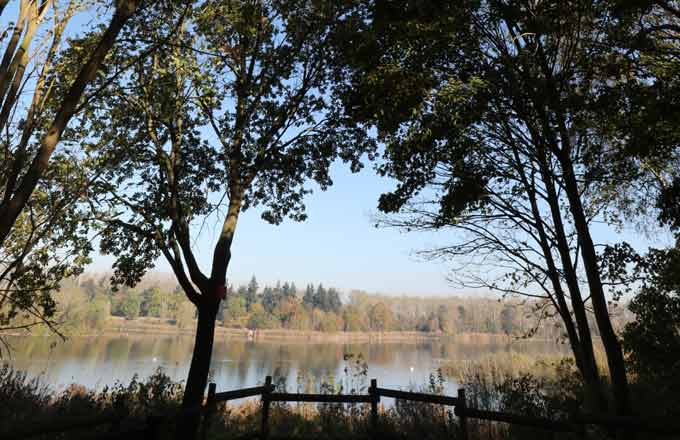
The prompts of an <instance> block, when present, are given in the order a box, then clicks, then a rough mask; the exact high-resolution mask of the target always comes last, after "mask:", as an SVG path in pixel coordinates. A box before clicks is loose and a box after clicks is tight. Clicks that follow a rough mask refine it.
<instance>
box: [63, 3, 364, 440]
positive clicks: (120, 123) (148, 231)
mask: <svg viewBox="0 0 680 440" xmlns="http://www.w3.org/2000/svg"><path fill="white" fill-rule="evenodd" d="M156 10H157V11H165V13H166V15H167V17H166V18H165V19H164V20H163V19H159V20H155V19H149V18H148V17H138V19H137V20H136V21H135V28H136V29H137V31H138V32H139V34H140V35H146V40H148V41H154V40H155V39H156V38H157V37H156V34H157V32H159V30H160V29H162V27H163V23H164V22H168V21H173V20H170V19H169V18H170V17H173V16H174V14H176V13H177V11H176V10H175V9H174V8H173V7H172V2H167V4H164V3H162V4H157V6H156ZM342 13H343V9H342V8H340V7H339V6H338V5H337V4H336V3H335V2H308V1H302V0H290V1H259V0H258V1H245V2H243V1H234V2H232V1H226V2H225V1H221V0H220V1H217V0H215V1H203V2H197V3H196V4H195V5H194V6H193V9H192V10H191V11H190V12H189V13H188V14H187V16H186V19H185V20H184V21H183V25H182V31H181V32H178V33H177V34H176V36H175V39H174V40H172V42H170V43H169V44H168V45H167V46H166V47H165V48H164V49H163V50H161V51H160V52H157V53H156V55H155V56H153V57H149V58H147V59H144V60H140V61H139V62H135V63H134V64H133V65H132V67H131V69H130V70H129V73H128V74H126V75H120V76H119V77H118V78H117V80H116V81H113V82H111V83H108V84H105V85H104V88H105V91H104V92H103V93H102V96H103V97H102V98H101V99H98V100H95V101H93V102H92V105H91V106H90V107H89V108H88V109H87V110H86V111H85V112H84V113H83V114H82V117H81V118H80V119H79V122H80V123H79V124H78V126H77V127H76V129H75V130H74V139H76V138H77V139H82V141H83V142H87V143H89V144H90V145H91V146H92V148H91V154H92V156H93V157H97V158H98V160H99V163H100V166H101V167H102V168H101V169H103V170H105V171H104V172H103V173H102V175H101V178H100V179H99V181H98V182H97V185H95V186H94V187H93V191H94V193H95V194H97V195H96V197H95V202H94V203H93V207H94V208H95V211H96V215H97V218H98V219H99V220H100V221H101V222H102V224H103V225H105V227H104V229H103V231H102V234H103V238H102V241H101V249H102V250H103V251H104V252H105V253H107V254H110V255H113V256H115V258H116V260H115V263H114V277H113V281H114V282H115V283H127V284H129V285H132V284H135V283H136V282H138V281H139V279H140V277H141V276H142V275H143V274H144V273H145V272H146V271H147V270H148V269H149V268H151V267H153V266H154V264H155V261H156V259H157V258H158V257H159V256H163V257H164V258H165V260H166V261H167V262H168V263H169V264H170V266H171V267H172V269H173V271H174V273H175V275H176V277H177V280H178V282H179V283H180V285H181V286H182V289H183V290H184V292H185V294H186V296H187V298H188V299H189V300H190V301H191V302H192V303H193V304H194V305H195V306H196V308H197V312H198V323H197V328H196V335H195V343H194V351H193V356H192V360H191V367H190V370H189V375H188V378H187V382H186V388H185V393H184V401H183V406H184V408H186V409H189V408H193V407H196V406H197V405H199V404H201V402H202V399H203V395H204V391H205V387H206V384H207V379H208V371H209V367H210V359H211V354H212V346H213V338H214V329H215V320H216V315H217V312H218V310H219V304H220V301H222V300H223V299H224V297H225V295H226V292H227V289H226V287H225V286H226V284H227V282H226V278H227V270H228V268H229V263H230V261H231V257H232V243H233V240H234V237H235V233H236V230H237V225H238V222H239V217H240V214H241V212H242V211H243V210H246V209H258V210H260V213H261V216H262V218H263V219H264V220H265V221H267V222H269V223H272V224H278V223H281V222H282V221H283V220H284V219H285V218H286V217H288V218H290V219H292V220H295V221H302V220H304V219H305V218H306V214H305V209H304V208H305V207H304V196H305V195H306V194H308V193H310V192H311V188H310V185H309V184H308V182H313V183H315V184H316V185H317V186H318V187H320V188H321V189H322V190H323V189H325V188H327V187H328V186H329V185H331V184H332V180H331V177H330V175H329V168H330V166H331V164H332V163H333V162H334V160H336V159H342V160H343V161H345V162H348V163H349V164H350V166H351V169H352V170H353V171H357V170H358V169H359V168H360V167H361V162H360V158H361V156H362V155H363V154H364V153H367V152H368V153H371V152H372V151H373V148H374V145H373V142H372V141H371V140H370V139H368V138H367V137H366V136H364V131H363V130H362V129H360V128H359V127H348V126H347V125H345V124H343V121H342V119H341V118H340V116H339V115H338V114H336V113H335V112H334V111H333V108H334V107H339V106H334V105H333V104H334V100H333V98H332V96H330V94H329V93H328V91H327V88H328V86H329V85H330V84H332V83H333V81H334V80H336V78H337V75H338V70H337V68H335V67H334V64H332V63H330V60H331V59H332V55H333V54H332V52H331V49H332V45H331V44H329V39H330V38H332V37H333V36H334V35H335V34H334V26H335V25H336V23H338V17H339V16H340V15H341V14H342ZM140 41H144V39H142V38H140V39H138V40H137V41H136V42H135V44H138V43H139V42H140ZM130 44H132V43H130ZM127 52H128V50H127V49H126V48H125V47H124V46H121V48H120V50H119V51H117V52H116V53H115V54H114V58H116V61H115V62H116V63H117V65H127V64H128V62H129V59H128V58H127V57H126V55H125V54H126V53H127ZM118 55H120V57H119V58H117V57H118ZM110 121H115V123H114V124H111V122H110ZM211 224H212V225H217V226H216V228H215V229H214V230H215V231H216V233H215V235H214V236H213V242H212V247H211V248H210V249H206V248H202V249H198V248H196V246H195V241H196V240H197V239H198V238H199V237H201V235H205V234H206V233H207V232H206V228H209V226H206V225H211ZM206 252H209V254H206ZM197 422H198V419H197V418H196V417H193V416H190V417H188V418H186V419H182V421H181V423H180V424H179V429H178V436H179V437H182V438H189V437H190V436H192V435H193V434H194V433H195V431H196V427H197Z"/></svg>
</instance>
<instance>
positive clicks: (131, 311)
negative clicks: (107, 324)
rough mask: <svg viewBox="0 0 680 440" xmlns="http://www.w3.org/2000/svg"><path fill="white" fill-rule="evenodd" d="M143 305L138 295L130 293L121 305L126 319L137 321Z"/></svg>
mask: <svg viewBox="0 0 680 440" xmlns="http://www.w3.org/2000/svg"><path fill="white" fill-rule="evenodd" d="M141 303H142V301H141V298H140V296H139V294H138V293H136V292H133V291H128V292H127V295H125V297H124V298H123V301H122V302H121V303H120V311H121V312H122V313H123V316H125V318H126V319H135V318H137V317H138V316H139V313H140V307H141Z"/></svg>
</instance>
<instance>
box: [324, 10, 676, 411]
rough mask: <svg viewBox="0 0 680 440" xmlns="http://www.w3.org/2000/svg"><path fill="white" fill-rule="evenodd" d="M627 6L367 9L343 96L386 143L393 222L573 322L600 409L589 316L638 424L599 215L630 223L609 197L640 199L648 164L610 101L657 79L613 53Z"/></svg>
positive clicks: (488, 283)
mask: <svg viewBox="0 0 680 440" xmlns="http://www.w3.org/2000/svg"><path fill="white" fill-rule="evenodd" d="M616 3H617V2H606V1H602V2H591V1H580V0H575V1H543V2H533V1H519V2H506V1H490V2H476V1H470V2H457V3H455V4H453V3H449V2H441V1H431V2H429V1H425V2H423V1H421V2H412V1H408V0H404V1H395V2H382V1H368V0H367V1H358V2H357V4H356V8H355V9H354V10H353V13H352V14H347V23H349V25H350V26H355V23H357V22H359V23H362V28H361V30H359V31H356V32H352V31H348V32H347V33H345V34H344V38H343V39H341V40H340V43H339V44H340V45H341V46H342V47H344V48H345V49H344V51H343V53H344V58H343V59H344V60H346V62H347V76H346V78H347V79H346V81H345V82H344V83H342V84H340V85H339V86H338V87H337V89H336V90H337V91H338V93H339V94H340V96H342V98H343V101H344V105H345V109H346V112H347V114H348V115H350V116H351V117H352V119H353V120H354V121H359V122H362V123H372V124H373V125H374V126H375V127H376V130H377V133H378V135H379V136H380V138H381V140H382V141H384V142H385V144H386V148H385V162H384V165H382V166H381V167H380V170H381V172H382V173H383V174H385V175H389V176H391V177H393V178H396V179H397V180H398V182H399V183H398V185H397V187H396V189H395V190H394V191H392V192H391V193H388V194H385V195H383V196H382V197H381V199H380V204H379V208H380V209H381V210H382V211H384V212H386V213H388V214H399V213H400V214H402V216H397V217H394V216H389V217H387V218H386V222H387V223H388V224H392V225H396V226H401V227H404V228H407V229H413V228H423V229H446V228H451V229H453V230H457V231H459V234H457V237H459V238H460V240H459V241H457V242H455V243H454V244H452V245H448V246H442V247H441V248H438V249H435V250H433V251H432V252H431V253H430V255H432V256H434V257H446V258H453V259H454V260H455V261H456V262H458V263H459V264H460V265H459V266H457V269H456V274H455V275H456V276H458V277H460V276H462V275H465V276H466V280H467V284H468V285H470V283H472V284H473V285H475V286H476V287H487V288H492V289H496V290H500V291H502V292H505V293H509V294H521V295H525V296H534V297H538V298H540V299H541V300H542V303H543V304H545V305H547V306H549V307H550V308H549V309H546V310H552V311H553V312H551V313H555V312H556V313H557V314H558V315H559V316H560V317H561V319H562V321H563V323H564V327H565V332H566V336H567V339H568V340H569V342H570V344H571V347H572V350H573V352H574V357H575V360H576V364H577V366H578V368H579V370H580V372H581V373H582V375H583V377H584V382H585V384H586V388H587V389H588V391H589V394H590V397H591V406H592V407H593V409H596V410H599V411H605V410H607V408H608V407H609V406H610V405H608V402H607V400H608V399H607V395H608V394H609V393H608V392H607V390H606V388H605V386H604V384H602V383H601V381H600V377H599V370H598V365H597V364H596V362H595V357H594V349H593V336H592V333H593V330H594V329H592V328H591V326H592V324H591V323H590V320H589V319H588V318H589V314H590V313H592V315H594V317H595V325H596V326H597V330H598V332H599V335H600V337H601V340H602V343H603V346H604V349H605V354H606V359H607V367H608V368H607V369H608V372H609V379H610V384H611V391H612V393H611V394H612V396H613V397H612V401H613V402H612V403H613V405H611V407H613V410H614V412H615V413H616V414H619V415H629V414H631V398H630V393H629V387H628V380H627V376H626V368H625V364H624V358H623V354H622V350H621V346H620V343H619V340H618V337H617V335H616V333H615V332H614V329H613V327H612V325H611V320H610V316H609V312H610V311H609V307H608V299H609V296H608V292H607V288H606V286H607V283H608V280H606V279H604V276H603V273H602V267H601V266H602V256H601V255H600V254H598V252H597V246H598V244H597V243H596V241H595V239H594V237H593V233H592V224H593V222H594V221H598V222H607V223H609V224H619V222H620V221H622V220H621V219H620V217H617V216H618V215H620V211H617V210H616V209H612V208H613V206H612V204H611V201H612V199H613V197H612V196H611V195H612V193H614V192H617V191H618V192H620V193H621V194H624V193H625V194H627V195H629V196H631V195H632V197H636V196H637V197H640V194H639V193H637V194H636V193H635V191H634V189H633V190H631V188H634V187H635V186H634V184H633V183H634V182H636V181H637V179H638V177H639V175H640V172H639V171H640V170H639V163H637V164H636V163H635V162H634V161H624V160H619V159H620V158H621V154H622V151H625V148H624V147H625V145H626V141H627V140H628V139H627V138H626V136H627V134H628V133H629V132H626V131H624V130H622V127H621V125H622V124H621V122H622V121H624V120H626V119H627V117H628V116H631V119H633V120H635V121H639V120H640V119H639V118H638V117H639V113H638V112H637V110H635V111H631V107H630V105H623V106H622V105H619V104H621V101H623V100H619V101H618V102H617V100H616V99H613V98H614V97H615V96H617V95H616V92H617V91H620V90H621V89H623V88H625V87H630V86H631V85H632V84H637V85H640V84H643V85H644V84H645V81H646V79H645V78H643V77H640V76H638V75H637V74H636V70H635V63H633V62H629V61H630V60H629V59H627V58H626V56H625V55H624V54H625V50H623V49H622V47H621V46H620V45H619V46H617V45H616V44H612V41H614V40H615V35H616V32H617V29H620V24H621V18H620V16H617V14H616V7H617V5H616ZM651 3H659V4H660V3H669V2H651ZM670 3H673V2H670ZM627 104H629V103H627ZM626 112H627V113H626ZM633 116H635V118H633ZM640 200H642V199H640ZM475 263H478V264H477V265H475ZM480 267H481V270H479V269H480Z"/></svg>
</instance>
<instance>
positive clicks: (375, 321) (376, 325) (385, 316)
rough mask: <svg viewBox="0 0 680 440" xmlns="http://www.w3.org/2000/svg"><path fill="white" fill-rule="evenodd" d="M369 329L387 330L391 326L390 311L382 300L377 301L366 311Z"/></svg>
mask: <svg viewBox="0 0 680 440" xmlns="http://www.w3.org/2000/svg"><path fill="white" fill-rule="evenodd" d="M368 320H369V323H370V327H371V330H375V331H387V330H390V329H391V328H392V321H393V318H392V311H391V310H390V308H389V307H388V306H387V305H385V303H383V302H378V303H376V304H375V305H373V307H371V310H370V311H369V313H368Z"/></svg>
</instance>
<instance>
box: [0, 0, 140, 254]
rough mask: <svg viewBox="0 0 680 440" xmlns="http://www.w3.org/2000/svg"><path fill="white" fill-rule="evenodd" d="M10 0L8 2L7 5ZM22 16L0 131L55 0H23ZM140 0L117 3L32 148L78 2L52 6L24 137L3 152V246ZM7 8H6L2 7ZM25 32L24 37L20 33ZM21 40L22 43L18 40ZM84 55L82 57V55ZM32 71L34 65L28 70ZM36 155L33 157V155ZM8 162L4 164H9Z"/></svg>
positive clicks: (4, 87) (2, 83)
mask: <svg viewBox="0 0 680 440" xmlns="http://www.w3.org/2000/svg"><path fill="white" fill-rule="evenodd" d="M6 3H7V2H4V4H6ZM19 4H20V6H19V8H18V9H19V19H18V20H17V25H16V26H15V27H14V30H13V33H12V36H11V38H10V41H9V44H8V45H7V46H6V47H5V52H4V56H3V60H2V65H1V67H0V92H1V93H0V99H1V100H2V101H3V107H2V110H0V130H4V128H5V126H7V124H8V123H9V122H10V121H9V117H10V115H11V114H12V111H13V109H15V108H16V107H18V106H21V105H22V104H21V102H20V99H19V98H20V92H21V88H22V87H23V86H24V81H25V80H26V79H27V78H26V77H25V75H26V74H27V65H28V63H29V58H30V56H31V51H30V46H31V43H32V40H33V38H34V37H35V36H36V32H37V30H38V28H39V27H40V26H41V24H43V23H44V18H45V15H46V14H47V12H48V10H49V7H50V5H53V3H52V2H41V3H38V2H34V1H30V0H21V1H20V2H19ZM140 4H141V1H138V0H120V1H117V2H116V6H115V11H114V13H113V16H112V18H111V21H110V22H109V24H108V27H107V28H106V30H105V31H104V32H103V33H102V34H101V37H100V39H99V41H98V43H97V44H96V46H95V47H94V50H93V51H92V52H90V56H89V58H88V59H87V61H86V62H85V64H83V65H82V67H81V68H80V69H79V71H78V73H77V75H76V77H75V78H74V79H73V81H72V83H71V85H70V87H69V88H68V89H67V91H66V93H65V94H64V95H63V97H61V100H60V102H59V105H58V107H57V110H56V111H55V113H54V117H53V120H52V123H51V124H50V125H49V126H48V127H46V128H47V129H46V130H45V132H44V133H41V136H42V138H41V140H40V144H39V146H37V148H32V147H31V145H30V144H29V142H30V141H31V140H32V138H33V136H34V135H35V134H36V131H38V130H39V129H40V128H41V127H40V125H39V121H40V119H41V118H44V117H45V116H46V115H45V114H44V113H43V112H44V111H45V107H44V104H45V99H46V98H50V93H51V90H50V89H51V87H52V85H50V84H48V83H47V81H46V80H47V75H48V74H49V73H50V70H51V69H52V68H53V67H54V66H53V62H54V60H55V57H56V55H57V52H58V50H59V46H60V44H61V37H62V33H63V31H64V28H65V27H66V24H67V23H68V22H69V20H70V19H71V17H72V16H73V14H74V13H75V11H76V8H77V2H70V3H69V5H68V6H67V7H66V9H65V10H64V11H59V10H56V9H55V10H54V11H53V15H54V17H55V20H54V21H53V24H52V26H53V27H52V28H51V29H50V31H51V33H52V41H51V44H50V47H49V49H48V51H47V53H46V54H44V60H43V61H42V65H41V67H40V68H39V69H38V72H39V74H38V77H37V78H36V80H35V81H36V87H35V89H34V91H33V99H32V101H31V104H30V105H29V107H28V111H27V113H26V118H25V120H24V121H23V123H22V124H21V125H22V132H21V136H20V139H18V142H17V143H16V144H14V145H6V148H5V149H4V152H3V154H4V155H5V156H4V158H3V159H4V160H3V168H4V169H3V171H4V172H3V175H2V179H1V180H0V183H2V185H3V187H4V188H5V190H4V197H3V199H2V202H0V246H2V245H3V244H4V242H5V240H6V239H7V237H8V236H9V234H10V232H11V230H12V227H13V225H14V222H15V221H16V220H17V218H18V217H19V215H20V214H21V212H22V211H23V209H24V208H25V206H26V204H27V203H28V201H29V198H30V196H31V194H32V193H33V191H34V190H35V188H36V186H37V185H38V181H39V179H40V178H41V177H42V176H43V174H44V173H45V172H46V170H47V168H48V165H49V160H50V157H51V156H52V154H53V153H54V151H55V149H56V147H57V144H58V143H59V141H60V140H61V136H62V134H63V132H64V130H65V129H66V126H67V125H68V123H69V120H70V119H71V118H72V117H73V115H74V113H75V112H76V110H77V107H78V105H79V103H80V99H81V97H82V95H83V93H84V91H85V88H86V87H87V86H88V85H89V84H90V83H91V82H92V81H93V80H94V79H95V76H96V75H97V71H98V70H99V68H100V66H101V65H102V64H103V62H104V59H105V57H106V55H107V54H108V52H109V51H110V50H111V48H112V47H113V45H114V43H115V41H116V37H117V36H118V34H119V33H120V31H121V30H122V29H123V27H124V26H125V24H126V23H127V21H128V20H129V19H130V18H131V17H132V16H133V15H134V14H135V12H136V11H137V10H138V8H139V6H140ZM3 9H4V8H3ZM1 12H2V11H0V13H1ZM22 36H23V38H22ZM20 39H21V44H19V40H20ZM81 60H82V56H81ZM29 72H30V70H29ZM31 158H32V160H31ZM29 161H30V163H29ZM5 167H6V168H5Z"/></svg>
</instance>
